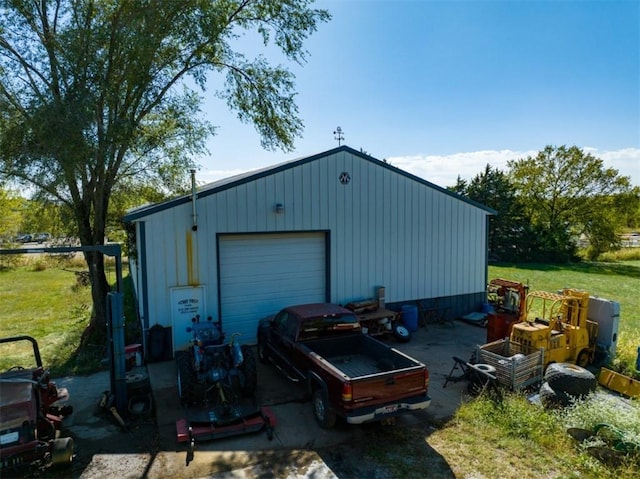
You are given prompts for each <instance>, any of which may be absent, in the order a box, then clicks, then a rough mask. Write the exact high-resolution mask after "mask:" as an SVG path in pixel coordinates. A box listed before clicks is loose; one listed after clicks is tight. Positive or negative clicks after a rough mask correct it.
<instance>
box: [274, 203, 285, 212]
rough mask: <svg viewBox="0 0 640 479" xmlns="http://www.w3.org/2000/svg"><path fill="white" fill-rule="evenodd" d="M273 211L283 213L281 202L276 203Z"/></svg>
mask: <svg viewBox="0 0 640 479" xmlns="http://www.w3.org/2000/svg"><path fill="white" fill-rule="evenodd" d="M275 211H276V213H278V214H282V213H284V205H283V204H282V203H276V207H275Z"/></svg>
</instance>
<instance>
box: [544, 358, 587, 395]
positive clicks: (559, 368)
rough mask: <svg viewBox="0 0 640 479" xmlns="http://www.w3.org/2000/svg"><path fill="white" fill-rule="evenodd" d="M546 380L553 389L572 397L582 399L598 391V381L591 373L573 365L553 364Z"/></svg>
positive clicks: (548, 369) (548, 370) (547, 372)
mask: <svg viewBox="0 0 640 479" xmlns="http://www.w3.org/2000/svg"><path fill="white" fill-rule="evenodd" d="M544 379H545V381H546V382H548V383H549V386H551V388H552V389H553V390H554V391H556V392H558V391H562V392H564V393H566V394H569V395H570V396H575V397H582V396H586V395H587V394H589V393H592V392H593V391H595V390H596V385H597V380H596V377H595V376H594V375H593V373H591V371H588V370H586V369H585V368H583V367H580V366H577V365H575V364H571V363H553V364H550V365H549V366H548V367H547V370H546V371H545V373H544Z"/></svg>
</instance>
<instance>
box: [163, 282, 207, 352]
mask: <svg viewBox="0 0 640 479" xmlns="http://www.w3.org/2000/svg"><path fill="white" fill-rule="evenodd" d="M204 293H205V287H204V286H186V287H179V288H171V323H172V326H173V350H174V351H181V350H183V349H185V348H186V347H187V346H188V345H189V340H190V339H191V337H192V336H191V333H188V332H187V328H188V327H189V326H191V320H192V319H193V318H194V317H195V316H196V315H200V319H206V318H205V311H206V310H207V309H206V305H205V294H204Z"/></svg>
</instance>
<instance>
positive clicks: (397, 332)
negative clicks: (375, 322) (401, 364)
mask: <svg viewBox="0 0 640 479" xmlns="http://www.w3.org/2000/svg"><path fill="white" fill-rule="evenodd" d="M393 337H394V338H396V340H397V341H398V342H399V343H408V342H409V341H411V331H409V329H408V328H407V327H406V326H405V325H404V324H400V323H398V322H396V323H394V325H393Z"/></svg>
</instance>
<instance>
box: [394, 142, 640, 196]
mask: <svg viewBox="0 0 640 479" xmlns="http://www.w3.org/2000/svg"><path fill="white" fill-rule="evenodd" d="M583 151H585V153H591V154H592V155H593V156H595V157H596V158H600V159H601V160H602V162H603V164H604V167H605V168H615V169H616V170H618V173H619V174H620V175H623V176H629V177H631V183H632V184H633V185H640V149H638V148H624V149H622V150H614V151H600V150H598V149H597V148H583ZM537 153H538V152H537V151H535V150H531V151H513V150H485V151H472V152H468V153H454V154H451V155H414V156H397V157H389V158H387V161H388V162H390V163H391V164H392V165H394V166H397V167H398V168H401V169H403V170H405V171H408V172H409V173H412V174H414V175H416V176H419V177H420V178H424V179H425V180H427V181H430V182H431V183H435V184H436V185H438V186H442V187H447V186H453V185H455V184H456V179H457V178H458V175H460V177H461V178H462V179H464V180H470V179H472V178H473V177H475V176H476V175H477V174H479V173H481V172H482V171H484V168H485V166H486V165H487V164H489V165H491V166H492V167H494V168H497V169H500V170H503V171H506V170H507V162H508V161H509V160H518V159H521V158H526V157H528V156H535V155H536V154H537Z"/></svg>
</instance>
